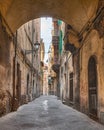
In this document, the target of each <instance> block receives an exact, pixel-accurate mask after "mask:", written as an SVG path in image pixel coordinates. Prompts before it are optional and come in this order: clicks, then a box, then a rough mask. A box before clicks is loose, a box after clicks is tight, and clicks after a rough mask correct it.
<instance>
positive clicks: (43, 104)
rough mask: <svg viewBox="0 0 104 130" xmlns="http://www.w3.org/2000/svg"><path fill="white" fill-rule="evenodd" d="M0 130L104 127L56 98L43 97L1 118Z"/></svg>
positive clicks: (91, 128) (81, 129) (55, 129)
mask: <svg viewBox="0 0 104 130" xmlns="http://www.w3.org/2000/svg"><path fill="white" fill-rule="evenodd" d="M0 130H104V126H103V125H101V124H99V123H97V122H95V121H93V120H91V119H90V118H89V117H87V116H86V115H84V114H82V113H80V112H78V111H76V110H74V109H72V108H70V107H68V106H66V105H63V104H62V103H61V101H60V100H57V97H55V96H41V97H39V98H38V99H36V100H34V101H33V102H30V103H28V104H26V105H23V106H21V107H20V108H19V109H18V111H17V112H13V113H10V114H8V115H6V116H4V117H2V118H0Z"/></svg>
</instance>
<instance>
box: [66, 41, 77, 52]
mask: <svg viewBox="0 0 104 130" xmlns="http://www.w3.org/2000/svg"><path fill="white" fill-rule="evenodd" d="M64 47H65V50H66V51H70V52H71V53H74V52H75V51H76V47H75V46H74V45H73V44H71V43H69V42H68V43H66V44H65V46H64Z"/></svg>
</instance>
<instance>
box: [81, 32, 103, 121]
mask: <svg viewBox="0 0 104 130" xmlns="http://www.w3.org/2000/svg"><path fill="white" fill-rule="evenodd" d="M92 55H94V56H96V60H97V78H98V86H97V87H98V117H99V118H100V116H101V113H102V114H103V113H104V38H101V39H100V38H99V34H98V32H97V31H96V30H92V31H91V32H90V34H89V36H88V37H87V38H86V40H85V42H84V46H83V48H82V49H81V51H80V109H81V111H82V112H84V113H86V114H88V111H89V103H88V61H89V58H90V57H91V56H92ZM103 119H104V117H103Z"/></svg>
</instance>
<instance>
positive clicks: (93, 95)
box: [88, 56, 98, 117]
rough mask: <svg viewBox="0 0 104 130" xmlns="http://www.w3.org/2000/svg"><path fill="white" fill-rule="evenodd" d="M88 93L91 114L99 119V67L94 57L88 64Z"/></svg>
mask: <svg viewBox="0 0 104 130" xmlns="http://www.w3.org/2000/svg"><path fill="white" fill-rule="evenodd" d="M88 88H89V89H88V91H89V114H90V116H93V117H97V107H98V103H97V67H96V60H95V58H94V57H93V56H92V57H91V58H90V59H89V63H88Z"/></svg>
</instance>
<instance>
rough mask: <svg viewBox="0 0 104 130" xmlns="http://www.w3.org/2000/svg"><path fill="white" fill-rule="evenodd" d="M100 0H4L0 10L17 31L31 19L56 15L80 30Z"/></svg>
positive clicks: (0, 4) (12, 28)
mask: <svg viewBox="0 0 104 130" xmlns="http://www.w3.org/2000/svg"><path fill="white" fill-rule="evenodd" d="M98 2H99V0H73V1H72V0H2V1H1V2H0V12H1V14H2V15H3V17H4V18H5V20H6V21H7V23H8V25H9V26H10V28H11V30H12V31H13V32H15V31H16V30H17V29H18V28H19V27H20V26H21V25H23V24H24V23H26V22H28V21H29V20H32V19H35V18H39V17H42V16H44V17H45V16H50V17H55V18H57V19H61V20H63V21H64V22H66V23H68V24H70V25H72V26H73V28H74V29H75V30H76V31H80V30H81V29H82V27H83V26H84V25H85V24H86V23H87V21H88V20H89V19H90V18H91V17H92V16H93V15H94V14H95V13H96V10H97V6H98Z"/></svg>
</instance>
